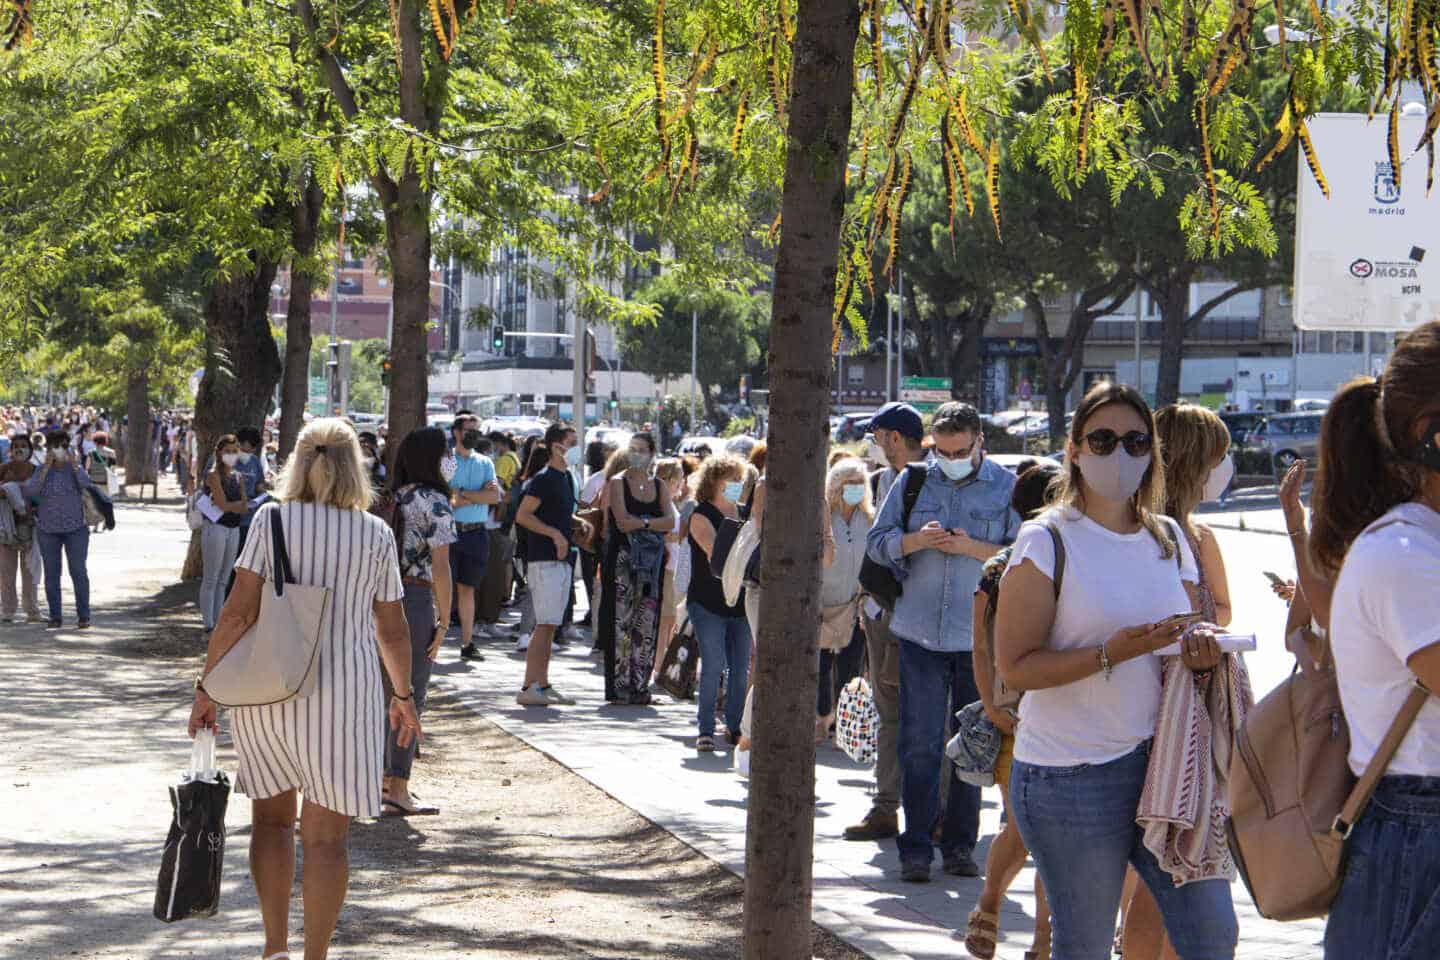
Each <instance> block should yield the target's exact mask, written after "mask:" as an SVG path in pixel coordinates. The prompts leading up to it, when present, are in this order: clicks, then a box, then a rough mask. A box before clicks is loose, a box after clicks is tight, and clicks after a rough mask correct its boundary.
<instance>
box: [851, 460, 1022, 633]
mask: <svg viewBox="0 0 1440 960" xmlns="http://www.w3.org/2000/svg"><path fill="white" fill-rule="evenodd" d="M912 469H924V470H925V485H924V486H923V487H921V488H920V496H919V498H918V499H916V501H915V508H914V509H913V510H912V511H911V512H910V525H909V527H908V528H906V529H904V530H902V529H901V528H900V518H901V516H902V514H903V513H904V505H905V482H904V479H903V478H902V477H900V476H897V477H896V478H895V483H894V484H893V485H892V486H891V487H890V492H889V493H888V494H886V496H885V503H884V504H883V505H882V506H881V507H880V513H879V515H877V516H876V518H875V526H874V527H872V528H871V530H870V536H869V537H868V538H867V542H866V550H867V552H868V553H869V555H870V558H871V559H872V560H874V561H875V562H876V563H883V564H885V565H886V566H888V567H890V568H891V569H892V570H893V571H895V578H896V579H897V580H899V581H900V583H901V585H902V587H903V588H904V592H903V593H901V595H900V599H899V600H897V601H896V602H895V615H894V616H893V617H892V618H891V620H890V630H891V632H892V633H894V634H895V636H897V637H900V638H901V639H902V640H909V641H910V642H911V643H915V644H918V645H919V646H922V647H924V648H926V649H927V650H936V651H939V652H941V653H958V652H962V651H966V650H971V649H973V648H974V645H975V641H974V637H973V635H972V623H971V619H970V618H971V611H972V609H973V607H974V602H975V589H976V587H978V586H979V585H980V570H981V568H982V567H983V566H984V564H983V562H982V561H980V560H976V559H975V558H973V557H967V556H962V555H958V554H949V553H943V552H941V551H939V550H920V551H918V552H916V553H912V554H910V556H908V557H907V556H904V555H903V554H902V553H901V549H900V538H901V537H903V536H904V535H905V534H906V533H914V532H915V531H916V530H919V529H920V528H921V527H923V526H925V524H927V523H930V522H931V521H935V522H938V523H939V524H940V525H941V526H942V527H944V528H945V529H947V530H964V531H965V533H966V534H967V535H969V536H970V537H972V538H973V539H976V540H984V541H986V542H988V543H994V544H1007V543H1011V542H1013V541H1014V540H1015V537H1016V535H1017V534H1018V533H1019V532H1020V515H1019V514H1017V513H1016V512H1015V511H1014V510H1011V509H1010V495H1011V492H1012V491H1013V490H1014V488H1015V475H1014V474H1013V473H1011V472H1010V471H1009V470H1006V469H1005V468H1004V467H1002V466H1000V465H999V464H996V463H992V462H990V461H989V460H983V461H981V463H980V469H979V470H977V471H976V472H975V473H974V474H973V475H972V476H970V477H969V478H967V479H965V480H962V481H960V482H959V483H956V482H955V481H953V480H949V479H947V478H946V476H945V474H944V473H942V472H941V470H940V468H939V466H937V465H936V463H935V461H934V458H933V457H932V458H931V459H929V460H927V461H926V462H925V464H924V465H923V466H922V465H921V464H915V465H913V467H912Z"/></svg>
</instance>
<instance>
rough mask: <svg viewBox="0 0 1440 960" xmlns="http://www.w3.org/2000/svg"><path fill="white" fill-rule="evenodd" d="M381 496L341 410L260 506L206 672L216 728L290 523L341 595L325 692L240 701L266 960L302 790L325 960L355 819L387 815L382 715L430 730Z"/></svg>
mask: <svg viewBox="0 0 1440 960" xmlns="http://www.w3.org/2000/svg"><path fill="white" fill-rule="evenodd" d="M370 497H371V488H370V483H369V480H368V478H367V477H366V476H365V473H364V471H363V469H362V466H361V454H360V445H359V442H358V440H357V438H356V436H355V431H354V429H353V428H352V427H351V426H350V425H349V424H348V423H346V422H344V421H342V420H336V419H326V420H316V421H314V422H312V423H311V424H310V425H309V426H307V427H306V428H305V429H304V431H303V432H301V434H300V438H299V440H298V441H297V443H296V446H295V451H294V453H293V454H292V455H291V457H290V460H289V462H288V463H287V465H286V470H285V473H284V475H283V476H282V478H281V481H280V484H279V498H280V501H281V502H280V503H279V504H271V505H267V506H265V507H263V508H262V509H261V510H260V511H259V512H258V513H257V514H256V515H255V521H254V528H253V531H252V535H251V536H250V537H249V538H248V539H247V540H246V543H245V549H244V552H243V553H242V554H241V556H240V559H239V562H238V563H237V564H236V577H235V587H234V589H233V590H232V591H231V593H230V599H229V600H228V601H226V603H225V607H224V609H223V611H222V612H221V615H220V621H219V623H218V624H217V625H216V627H215V629H214V631H213V632H212V633H211V634H210V646H209V654H208V656H207V657H206V660H205V670H204V672H202V673H201V675H200V677H199V679H198V680H197V681H196V686H195V704H194V707H193V709H192V710H191V713H190V734H191V735H192V736H193V735H194V734H195V731H196V730H198V729H199V728H200V727H205V726H214V724H215V719H216V706H215V704H214V703H213V702H212V701H211V700H210V699H209V697H208V696H206V694H205V688H204V679H205V674H206V673H208V672H209V671H210V669H211V668H212V667H213V666H214V665H215V664H216V663H217V662H218V661H219V660H220V659H221V657H223V656H224V655H225V653H227V652H228V651H229V649H230V648H231V647H232V646H233V645H234V644H235V643H236V641H238V640H239V639H240V637H241V636H242V635H243V634H244V633H245V631H246V630H247V629H249V627H250V626H251V625H252V624H254V623H255V621H256V619H257V618H258V617H259V614H260V594H261V590H263V589H268V588H267V586H266V581H267V580H268V579H269V578H270V577H271V576H272V572H271V571H272V558H271V556H270V552H271V546H270V535H269V531H270V523H271V521H272V520H273V519H279V520H280V521H281V522H282V524H283V528H284V536H285V546H286V550H287V552H288V553H289V555H290V563H291V567H292V569H293V574H294V577H295V580H296V581H297V582H298V583H303V584H307V585H312V586H325V587H329V588H330V591H331V598H330V609H329V610H328V611H327V613H326V619H325V620H324V621H323V622H322V625H321V630H322V632H323V634H324V635H323V636H322V638H321V646H320V657H319V662H318V665H317V666H316V670H317V671H318V674H317V678H316V684H315V692H314V693H313V694H312V695H311V696H309V697H306V698H303V699H295V700H290V701H288V702H286V703H282V704H276V705H271V706H263V707H241V708H237V709H235V710H233V711H231V715H232V720H233V726H234V738H235V748H236V752H237V753H238V754H239V758H240V764H239V772H238V774H237V775H236V778H235V786H236V789H237V790H239V791H240V792H242V793H245V794H247V795H248V796H250V797H251V799H252V800H253V824H252V832H251V837H250V872H251V874H252V876H253V877H254V878H255V887H256V890H257V892H258V894H259V900H260V910H261V913H262V915H263V917H264V921H265V952H264V954H263V956H264V957H265V958H267V960H284V958H288V957H289V954H288V953H287V950H288V947H289V910H290V891H291V887H292V886H293V885H294V879H295V832H294V831H295V814H296V800H297V793H303V794H304V795H305V802H304V806H303V809H302V811H301V813H300V822H301V826H302V828H303V829H302V830H301V842H302V843H303V844H304V845H305V877H304V887H303V893H304V906H305V957H306V960H324V958H325V957H326V954H327V951H328V949H329V943H330V937H331V935H332V934H333V933H334V931H335V925H336V922H337V920H338V919H339V916H340V907H341V905H342V904H343V903H344V901H345V889H346V883H347V859H346V834H347V832H348V830H349V825H350V818H351V817H374V816H378V815H379V813H380V786H381V778H382V776H383V774H384V750H385V729H384V724H383V723H382V717H383V716H384V713H383V712H382V711H387V710H388V715H389V721H390V725H391V727H393V728H394V729H395V730H396V731H397V733H398V734H399V736H398V738H397V739H398V740H399V742H400V744H401V745H402V746H404V745H408V744H409V743H412V742H414V741H415V740H416V739H418V738H419V736H420V721H419V718H418V717H417V715H416V712H415V704H414V700H413V697H414V692H413V690H412V688H411V685H410V630H409V627H408V626H407V625H406V621H405V612H404V609H403V607H402V605H401V598H402V595H403V593H402V588H401V582H400V569H399V564H398V561H397V558H396V551H395V539H394V536H393V534H392V533H391V532H390V528H389V527H388V526H386V525H385V523H384V522H383V521H381V520H380V519H379V518H378V517H374V516H372V515H370V514H368V513H366V512H365V510H366V507H367V506H368V505H369V503H370ZM377 635H378V637H377ZM377 639H378V642H379V649H380V657H379V658H377V657H376V655H375V653H376V643H377ZM381 659H383V661H384V667H385V670H386V672H387V673H388V674H389V677H390V681H391V686H392V689H393V690H395V691H396V693H395V695H394V696H392V697H391V698H390V701H389V704H388V707H387V706H386V704H385V703H384V702H383V701H382V694H381V684H380V660H381Z"/></svg>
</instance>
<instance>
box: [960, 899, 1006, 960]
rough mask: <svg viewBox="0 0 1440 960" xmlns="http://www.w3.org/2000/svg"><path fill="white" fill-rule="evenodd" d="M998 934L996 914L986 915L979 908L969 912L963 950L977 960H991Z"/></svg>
mask: <svg viewBox="0 0 1440 960" xmlns="http://www.w3.org/2000/svg"><path fill="white" fill-rule="evenodd" d="M999 933H1000V917H999V915H998V914H994V913H986V912H985V911H984V910H981V909H980V908H979V907H976V908H975V909H974V910H971V911H970V917H969V919H968V920H967V921H966V926H965V949H966V950H969V951H970V955H971V956H972V957H976V958H978V960H992V958H993V957H994V956H995V940H996V937H997V936H998V935H999Z"/></svg>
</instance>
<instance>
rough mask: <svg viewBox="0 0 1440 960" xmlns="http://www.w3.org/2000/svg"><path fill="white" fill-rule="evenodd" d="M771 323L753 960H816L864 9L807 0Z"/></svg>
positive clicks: (798, 40)
mask: <svg viewBox="0 0 1440 960" xmlns="http://www.w3.org/2000/svg"><path fill="white" fill-rule="evenodd" d="M797 6H798V11H797V12H798V27H797V29H796V31H795V53H794V58H793V61H792V62H793V64H794V66H793V69H792V75H791V83H790V89H791V90H792V91H794V96H793V97H792V98H791V101H790V109H789V129H788V131H787V133H788V147H787V149H786V156H785V185H784V192H783V197H782V203H781V208H782V223H784V224H785V227H784V228H783V232H782V233H781V237H780V249H779V253H778V256H777V258H776V264H775V295H774V305H773V308H772V314H771V326H770V351H771V354H770V364H769V366H770V387H771V394H770V400H771V406H770V416H771V424H772V426H773V429H772V431H771V436H772V437H774V438H775V442H774V444H773V445H772V446H771V448H770V461H769V465H768V467H767V470H766V476H767V480H766V484H767V493H766V497H767V505H766V508H765V512H766V514H767V515H769V516H770V517H772V518H775V517H780V518H783V519H784V522H783V523H773V522H772V523H771V524H768V525H767V526H768V531H767V536H766V537H765V538H764V546H763V555H762V562H763V566H762V580H763V582H764V584H765V587H764V592H763V594H762V598H761V608H760V637H759V640H758V643H757V648H758V650H759V658H758V659H759V662H758V664H757V667H756V669H755V671H754V677H755V702H754V712H753V715H754V748H755V751H754V759H753V762H752V764H751V778H750V803H749V809H748V820H747V831H746V849H745V862H746V868H745V936H744V939H745V943H744V956H745V960H769V958H774V957H786V958H798V957H811V956H813V955H814V952H813V942H812V926H811V917H810V909H811V896H812V890H811V887H812V882H813V868H814V862H813V856H814V840H815V736H814V718H815V684H816V682H817V680H816V678H817V674H818V671H819V661H818V649H819V648H818V634H819V619H820V601H819V597H820V590H819V581H820V554H821V545H822V534H821V524H822V523H823V522H824V519H823V517H822V510H821V505H822V504H823V502H824V501H823V497H822V496H821V490H822V488H823V486H824V476H825V466H826V464H825V457H826V448H827V445H828V431H827V429H826V426H827V413H828V410H829V391H830V387H831V377H832V373H833V364H832V358H831V355H830V349H829V347H830V343H831V334H832V329H833V325H832V322H831V310H832V306H831V305H832V304H833V303H834V299H835V273H836V267H837V260H838V256H839V247H840V223H841V218H842V216H843V214H844V211H845V188H844V173H845V163H846V160H847V144H848V142H849V137H850V109H851V96H852V93H853V90H852V87H853V72H852V71H853V60H854V54H855V40H856V36H857V33H858V30H859V21H860V12H859V6H858V5H857V4H855V3H853V2H851V0H800V2H799V4H798V5H797Z"/></svg>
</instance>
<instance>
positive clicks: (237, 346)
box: [181, 254, 280, 580]
mask: <svg viewBox="0 0 1440 960" xmlns="http://www.w3.org/2000/svg"><path fill="white" fill-rule="evenodd" d="M252 261H253V265H252V267H251V269H250V270H248V271H244V272H240V271H236V272H235V273H233V274H232V275H230V276H229V277H220V278H218V279H217V280H216V281H215V282H214V284H212V285H211V287H210V292H209V294H208V295H207V296H206V298H205V309H204V314H205V373H204V375H203V376H202V377H201V378H200V390H199V392H198V393H197V394H196V395H195V420H194V423H193V427H194V429H195V444H196V450H197V451H198V454H199V459H200V461H201V464H202V466H203V464H204V461H205V459H206V458H207V457H208V456H209V454H210V451H211V450H213V449H214V447H215V441H216V439H218V438H219V437H221V436H222V435H224V434H227V433H233V432H234V431H235V430H237V429H238V428H240V427H244V426H258V425H260V424H263V423H264V422H265V415H266V414H267V413H269V412H270V400H271V397H272V396H273V395H274V392H275V384H276V382H277V381H278V380H279V379H280V353H279V351H278V350H277V349H276V347H275V337H274V334H272V333H271V330H270V316H269V303H270V284H272V283H273V282H274V281H275V270H276V267H277V264H275V263H272V262H270V261H269V260H266V259H264V258H262V257H260V256H259V255H258V254H252ZM197 482H199V478H197ZM199 543H200V537H199V534H198V533H197V534H196V535H195V536H193V537H192V538H191V540H190V554H189V556H187V557H186V559H185V569H184V571H183V573H182V574H181V576H182V578H184V579H187V580H188V579H193V578H194V577H198V576H200V573H201V569H200V562H199V561H200V558H199Z"/></svg>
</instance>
